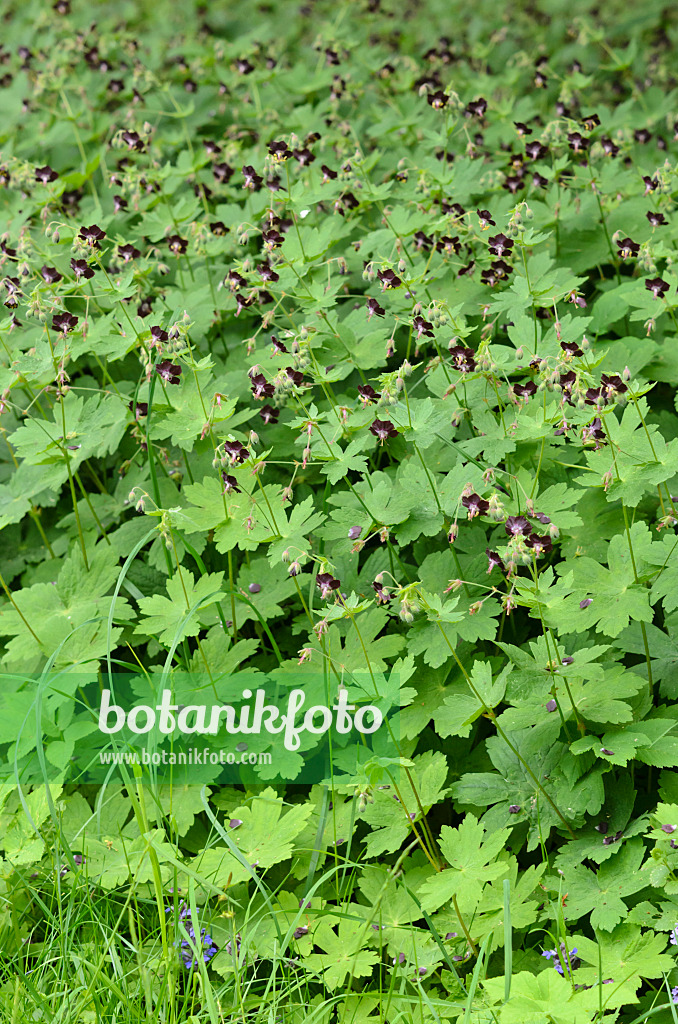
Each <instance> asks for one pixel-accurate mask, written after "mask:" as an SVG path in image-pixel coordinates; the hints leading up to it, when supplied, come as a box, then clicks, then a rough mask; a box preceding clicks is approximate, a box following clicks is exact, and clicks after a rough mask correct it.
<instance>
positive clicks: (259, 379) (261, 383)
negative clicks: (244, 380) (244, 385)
mask: <svg viewBox="0 0 678 1024" xmlns="http://www.w3.org/2000/svg"><path fill="white" fill-rule="evenodd" d="M250 389H251V391H252V394H253V395H254V397H255V398H270V397H271V396H272V395H274V394H275V386H274V385H273V384H269V382H268V381H267V380H266V378H265V377H264V375H263V373H255V374H254V375H253V376H252V377H250Z"/></svg>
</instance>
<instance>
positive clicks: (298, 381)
mask: <svg viewBox="0 0 678 1024" xmlns="http://www.w3.org/2000/svg"><path fill="white" fill-rule="evenodd" d="M285 373H286V374H287V377H288V379H289V380H290V381H291V382H292V384H294V386H295V387H301V385H302V384H303V383H304V375H303V373H302V371H301V370H295V369H294V367H293V366H286V367H285Z"/></svg>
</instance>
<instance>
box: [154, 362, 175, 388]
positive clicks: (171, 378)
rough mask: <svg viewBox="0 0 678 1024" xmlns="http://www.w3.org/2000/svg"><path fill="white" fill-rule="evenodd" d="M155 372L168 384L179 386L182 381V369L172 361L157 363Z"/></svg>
mask: <svg viewBox="0 0 678 1024" xmlns="http://www.w3.org/2000/svg"><path fill="white" fill-rule="evenodd" d="M155 371H156V373H157V374H159V376H160V377H162V379H163V380H164V381H165V382H166V383H167V384H179V383H180V381H181V367H180V366H179V365H178V364H177V363H173V362H172V360H171V359H163V360H162V362H161V363H156V364H155Z"/></svg>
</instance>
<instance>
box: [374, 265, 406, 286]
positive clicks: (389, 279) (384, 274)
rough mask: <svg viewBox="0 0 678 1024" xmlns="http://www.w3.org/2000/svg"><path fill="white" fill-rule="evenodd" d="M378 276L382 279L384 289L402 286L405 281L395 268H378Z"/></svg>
mask: <svg viewBox="0 0 678 1024" xmlns="http://www.w3.org/2000/svg"><path fill="white" fill-rule="evenodd" d="M377 277H378V278H379V280H380V281H381V286H382V288H383V290H384V291H386V290H387V289H388V288H400V286H401V284H402V283H403V282H402V281H401V279H400V278H399V277H398V275H397V274H396V273H395V271H393V270H378V271H377Z"/></svg>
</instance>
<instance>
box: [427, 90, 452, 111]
mask: <svg viewBox="0 0 678 1024" xmlns="http://www.w3.org/2000/svg"><path fill="white" fill-rule="evenodd" d="M447 100H448V97H447V96H446V95H445V93H444V92H443V91H442V89H437V90H436V91H435V92H430V93H428V95H427V96H426V101H427V103H428V105H429V107H433V109H434V110H442V109H443V107H444V106H446V104H447Z"/></svg>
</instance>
